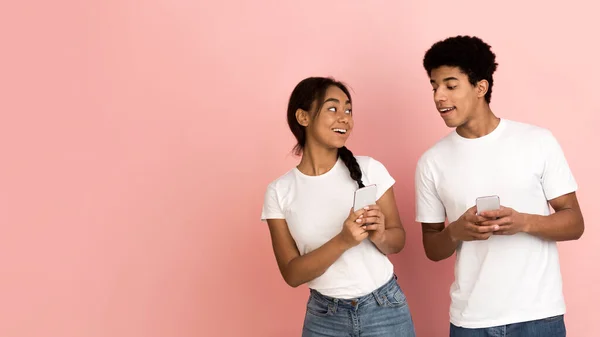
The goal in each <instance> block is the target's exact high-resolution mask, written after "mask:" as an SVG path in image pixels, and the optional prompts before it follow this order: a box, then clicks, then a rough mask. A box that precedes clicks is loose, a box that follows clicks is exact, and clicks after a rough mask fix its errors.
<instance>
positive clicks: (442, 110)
mask: <svg viewBox="0 0 600 337" xmlns="http://www.w3.org/2000/svg"><path fill="white" fill-rule="evenodd" d="M452 109H454V107H452V108H443V109H439V110H440V112H448V111H450V110H452Z"/></svg>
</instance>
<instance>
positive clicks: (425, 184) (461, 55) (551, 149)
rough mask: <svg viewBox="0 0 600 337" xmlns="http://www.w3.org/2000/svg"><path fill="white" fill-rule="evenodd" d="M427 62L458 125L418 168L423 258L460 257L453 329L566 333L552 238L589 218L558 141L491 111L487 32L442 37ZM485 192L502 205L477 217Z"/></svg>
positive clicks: (570, 236)
mask: <svg viewBox="0 0 600 337" xmlns="http://www.w3.org/2000/svg"><path fill="white" fill-rule="evenodd" d="M423 65H424V67H425V70H427V74H428V75H429V78H430V82H431V85H432V87H433V99H434V102H435V105H436V108H437V110H438V112H439V113H440V116H441V118H442V120H443V121H444V122H445V123H446V125H447V126H448V127H451V128H455V130H453V131H452V132H450V134H448V135H447V136H446V137H444V138H442V139H441V140H440V141H439V142H438V143H436V144H435V145H434V146H433V147H431V148H430V149H429V150H427V151H426V152H425V153H424V154H423V155H422V157H421V158H420V159H419V162H418V164H417V169H416V174H415V184H416V208H417V216H416V219H417V221H418V222H421V223H422V230H423V244H424V246H425V252H426V254H427V257H428V258H429V259H431V260H433V261H440V260H443V259H446V258H448V257H450V256H452V254H454V252H455V251H456V254H457V255H456V265H455V276H456V278H455V280H454V283H453V284H452V286H451V289H450V296H451V302H452V303H451V306H450V323H451V324H450V336H456V337H462V336H465V337H466V336H512V337H521V336H522V337H533V336H536V337H537V336H539V337H542V336H543V337H555V336H565V335H566V329H565V324H564V319H563V315H564V313H565V302H564V299H563V293H562V279H561V273H560V266H559V258H558V251H557V245H556V242H557V241H566V240H576V239H578V238H579V237H581V235H582V234H583V230H584V225H583V216H582V214H581V211H580V209H579V204H578V202H577V197H576V196H575V191H576V190H577V183H576V182H575V179H574V177H573V175H572V174H571V171H570V168H569V165H568V164H567V161H566V159H565V156H564V155H563V152H562V149H561V147H560V145H559V144H558V142H557V141H556V139H555V138H554V136H553V135H552V133H551V132H550V131H548V130H546V129H543V128H540V127H537V126H533V125H529V124H524V123H519V122H515V121H510V120H506V119H501V118H498V117H496V115H495V114H494V113H493V112H492V110H491V109H490V105H489V104H490V100H491V96H492V86H493V83H494V81H493V77H492V75H493V73H494V71H495V70H496V67H497V63H496V56H495V54H494V53H493V52H492V51H491V48H490V46H489V45H488V44H486V43H485V42H483V41H482V40H481V39H479V38H477V37H469V36H457V37H452V38H448V39H446V40H443V41H440V42H437V43H436V44H434V45H433V46H432V47H431V48H430V49H429V50H428V51H427V52H426V54H425V58H424V60H423ZM483 196H498V197H499V199H500V203H501V206H500V208H499V209H498V210H495V211H488V212H481V213H479V214H478V213H477V209H476V206H475V205H476V199H477V198H478V197H483ZM548 204H550V205H551V206H552V208H553V209H554V211H555V213H554V214H551V211H550V208H549V206H548ZM446 218H447V220H448V225H447V226H445V225H444V224H445V221H446Z"/></svg>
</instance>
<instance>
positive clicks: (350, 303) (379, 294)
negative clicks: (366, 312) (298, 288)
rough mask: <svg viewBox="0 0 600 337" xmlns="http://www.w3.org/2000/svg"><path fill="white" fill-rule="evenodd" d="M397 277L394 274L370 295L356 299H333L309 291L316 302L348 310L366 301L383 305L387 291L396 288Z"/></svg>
mask: <svg viewBox="0 0 600 337" xmlns="http://www.w3.org/2000/svg"><path fill="white" fill-rule="evenodd" d="M397 279H398V277H397V276H396V274H394V276H393V277H392V278H390V280H389V281H387V282H386V283H385V284H384V285H382V286H381V287H379V288H377V289H375V290H373V291H372V292H371V293H369V294H367V295H364V296H361V297H357V298H349V299H345V298H335V297H330V296H326V295H323V294H321V293H320V292H318V291H316V290H314V289H310V295H311V296H312V297H313V298H314V299H315V300H317V301H319V302H321V303H323V304H327V305H335V306H336V307H348V308H356V307H357V306H358V305H360V304H363V303H365V302H367V301H371V300H375V301H377V303H378V304H379V305H383V304H384V303H385V300H384V298H383V297H384V296H385V294H386V293H388V292H389V291H391V290H393V289H394V288H395V287H398V283H397V282H396V280H397Z"/></svg>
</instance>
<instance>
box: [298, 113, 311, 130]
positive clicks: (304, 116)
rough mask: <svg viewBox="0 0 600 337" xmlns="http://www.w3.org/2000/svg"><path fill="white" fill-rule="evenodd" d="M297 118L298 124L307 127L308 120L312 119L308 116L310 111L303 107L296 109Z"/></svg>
mask: <svg viewBox="0 0 600 337" xmlns="http://www.w3.org/2000/svg"><path fill="white" fill-rule="evenodd" d="M296 120H297V121H298V124H300V125H302V126H305V127H306V126H308V122H309V121H310V120H309V118H308V112H306V111H304V110H302V109H298V110H296Z"/></svg>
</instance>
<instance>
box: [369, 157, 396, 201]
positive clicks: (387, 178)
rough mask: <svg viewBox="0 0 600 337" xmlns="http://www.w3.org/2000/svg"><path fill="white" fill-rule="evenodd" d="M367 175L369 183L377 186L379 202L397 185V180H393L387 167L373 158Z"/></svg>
mask: <svg viewBox="0 0 600 337" xmlns="http://www.w3.org/2000/svg"><path fill="white" fill-rule="evenodd" d="M366 173H367V176H368V178H369V182H371V183H373V184H375V185H377V200H379V198H381V197H382V196H383V195H384V194H385V192H387V190H389V189H390V187H392V186H393V185H394V184H395V183H396V180H394V178H392V176H391V175H390V173H389V172H388V170H387V169H386V168H385V166H383V164H382V163H381V162H379V161H377V160H375V159H373V158H370V160H369V167H368V170H367V172H366Z"/></svg>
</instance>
